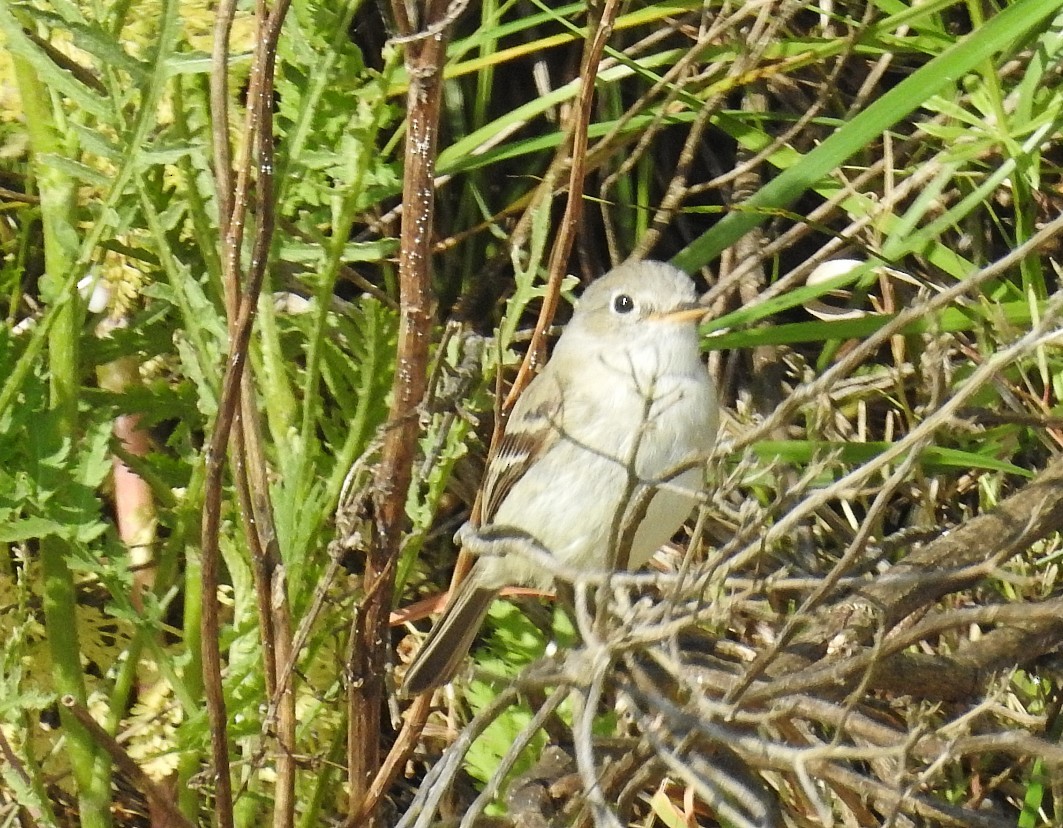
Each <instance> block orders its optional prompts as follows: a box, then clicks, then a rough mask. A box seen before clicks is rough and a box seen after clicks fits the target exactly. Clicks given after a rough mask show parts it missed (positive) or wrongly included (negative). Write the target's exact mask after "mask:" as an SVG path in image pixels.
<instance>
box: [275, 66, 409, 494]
mask: <svg viewBox="0 0 1063 828" xmlns="http://www.w3.org/2000/svg"><path fill="white" fill-rule="evenodd" d="M386 60H387V63H386V65H385V66H384V69H383V71H382V72H381V75H380V78H379V80H378V82H379V84H380V87H381V89H386V88H387V85H388V84H389V83H390V82H391V78H392V75H393V74H394V72H395V70H396V69H397V68H398V67H399V66H400V65H401V63H402V61H401V59H400V57H399V53H398V51H397V50H394V49H393V50H389V51H388V53H387V54H386ZM386 112H387V100H386V98H385V97H384V95H383V94H381V96H380V98H379V100H378V101H377V106H376V110H375V111H374V113H373V123H372V126H371V127H370V128H369V130H367V132H368V135H367V137H366V143H365V152H364V153H363V154H362V157H361V158H360V159H359V162H358V170H357V172H356V174H355V176H354V179H353V181H352V182H351V186H350V187H349V188H348V190H347V192H346V193H344V195H343V203H342V206H341V208H340V211H339V216H338V218H337V221H336V224H335V226H334V227H333V229H332V237H333V244H332V245H331V246H330V248H329V250H328V252H327V256H326V260H325V266H324V268H323V269H322V273H321V281H320V285H319V288H318V291H317V294H316V297H315V298H316V307H315V319H314V322H313V325H312V327H311V333H310V340H309V342H308V343H307V355H306V370H305V381H304V385H303V400H302V402H303V422H302V429H301V438H302V439H301V444H302V446H303V454H302V458H303V460H302V468H299V469H298V470H297V471H296V475H295V476H296V477H297V479H302V478H303V475H304V473H305V472H306V463H307V461H308V460H309V458H310V457H311V452H310V449H309V447H310V446H312V445H315V444H316V438H315V431H316V429H315V424H314V420H315V417H316V415H317V413H318V411H319V409H320V400H321V395H320V389H319V380H320V376H321V359H322V349H323V347H324V346H323V341H324V338H325V333H326V331H327V328H328V324H327V322H328V311H329V307H330V301H329V300H330V298H331V296H332V291H333V289H334V288H335V285H336V279H337V277H338V276H339V268H340V262H341V259H342V257H343V250H344V246H345V242H346V240H347V238H348V236H349V235H350V231H351V227H352V226H353V224H354V220H355V218H356V213H355V210H356V207H357V202H358V196H359V195H360V194H361V191H362V184H363V181H364V179H365V173H366V171H367V170H368V168H369V162H370V160H371V158H372V157H373V153H372V152H371V151H370V147H372V146H373V145H374V142H375V140H376V136H377V134H378V132H379V130H380V128H381V127H382V126H383V120H384V115H385V113H386ZM345 468H346V467H345ZM344 474H346V471H344ZM334 508H335V503H334V502H333V501H332V499H331V498H330V499H329V503H328V504H327V505H326V512H327V514H331V513H332V510H333V509H334Z"/></svg>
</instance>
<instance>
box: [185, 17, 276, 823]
mask: <svg viewBox="0 0 1063 828" xmlns="http://www.w3.org/2000/svg"><path fill="white" fill-rule="evenodd" d="M288 7H289V2H288V0H279V2H277V3H276V5H275V6H274V7H273V8H272V9H268V8H267V6H266V4H265V0H261V1H260V2H259V3H258V8H257V13H258V14H257V16H258V19H259V21H260V27H261V28H260V36H259V38H258V40H257V43H258V46H257V49H256V53H255V62H254V68H253V70H252V77H251V89H250V94H249V98H248V100H249V107H248V113H247V119H246V122H245V123H246V127H247V131H248V136H247V141H246V144H245V145H246V147H247V150H246V151H245V153H243V154H242V157H241V158H240V164H239V167H240V169H239V174H238V175H237V176H236V178H235V181H234V176H233V170H232V166H231V165H232V154H231V149H230V145H229V138H228V123H229V101H228V76H227V71H228V67H227V64H228V36H229V32H230V30H231V25H232V16H233V14H234V12H235V4H232V3H229V2H223V3H222V4H221V6H220V7H219V11H218V23H217V25H216V26H215V43H214V50H213V71H212V75H211V113H212V116H213V121H214V124H213V127H214V153H215V159H214V161H215V175H216V179H217V182H218V204H219V210H220V214H221V226H220V230H221V238H222V255H221V261H222V277H223V285H224V290H225V306H226V312H227V316H228V320H229V341H230V358H229V362H228V365H227V370H226V373H225V378H224V380H223V387H222V395H221V402H220V405H219V413H218V419H217V422H216V423H215V427H214V433H213V434H212V435H211V440H210V446H209V448H208V451H207V479H206V487H205V495H204V512H203V526H202V545H203V569H202V584H203V604H204V605H203V615H202V649H203V677H204V686H205V691H206V697H207V709H208V714H209V718H210V726H211V745H212V759H213V763H214V768H215V773H216V783H217V789H216V796H215V814H216V817H217V821H218V825H219V826H220V827H221V828H228V826H231V825H232V818H233V816H232V782H231V778H230V775H229V769H228V768H229V757H228V736H227V715H226V710H225V699H224V692H223V684H222V680H221V653H220V652H219V649H218V641H219V632H220V624H219V619H218V609H217V587H218V538H217V532H218V526H219V524H220V517H221V482H222V476H223V473H224V450H225V446H226V445H227V444H228V445H229V447H230V449H231V451H232V459H233V466H234V475H233V477H234V482H235V484H236V489H237V495H238V504H239V508H240V512H241V515H242V518H243V521H242V522H243V526H244V531H245V535H246V539H247V543H248V547H249V549H250V551H251V559H252V571H253V573H254V576H255V591H256V596H257V599H258V608H259V618H260V622H261V638H262V651H263V662H264V664H263V667H264V673H265V680H266V687H267V689H268V691H269V694H270V701H271V705H270V712H271V715H273V714H275V716H276V721H275V726H276V735H277V739H278V743H279V745H278V747H279V749H278V751H277V762H276V774H277V776H276V783H275V797H274V803H275V805H274V825H275V826H277V827H278V828H285V827H286V826H289V825H291V824H292V823H293V821H294V784H295V766H294V748H295V715H294V713H295V711H294V694H293V693H292V691H291V685H290V681H285V683H284V686H283V687H278V672H279V670H280V669H281V668H280V667H279V666H278V665H281V664H286V663H287V661H288V659H289V658H290V655H291V653H290V647H289V643H290V639H291V620H290V612H289V608H288V605H287V596H286V592H285V577H284V569H283V566H282V561H281V556H280V551H279V549H278V548H277V541H276V531H275V528H274V524H273V519H272V506H271V504H270V501H269V488H268V476H267V468H266V461H265V457H264V454H263V452H262V443H261V436H260V429H259V428H258V420H257V416H258V415H257V410H256V407H255V402H254V384H253V382H252V381H251V378H250V377H249V376H248V375H246V373H245V372H244V370H243V367H244V364H245V362H246V359H247V347H248V341H249V338H250V334H251V328H252V325H253V323H254V314H255V307H256V304H257V301H258V295H259V293H260V291H261V289H262V284H263V282H264V279H265V273H266V266H267V263H268V259H269V249H270V245H271V242H272V237H273V229H274V213H273V211H274V193H273V173H272V171H273V167H274V161H273V126H272V108H271V107H272V96H273V72H274V66H275V56H276V44H277V40H278V38H279V36H280V29H281V24H282V23H283V21H284V18H285V16H286V15H287V11H288ZM252 179H254V181H255V184H256V187H255V218H256V222H255V236H254V240H253V243H252V254H251V262H250V267H249V268H248V273H247V283H246V286H244V285H242V284H241V278H240V277H241V271H242V265H241V261H240V249H241V245H242V238H243V229H244V227H245V225H246V221H247V214H248V206H249V198H248V192H249V189H250V183H251V181H252ZM230 438H231V440H230Z"/></svg>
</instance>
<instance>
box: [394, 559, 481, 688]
mask: <svg viewBox="0 0 1063 828" xmlns="http://www.w3.org/2000/svg"><path fill="white" fill-rule="evenodd" d="M476 581H477V579H476V577H475V573H470V577H468V578H466V579H465V580H464V581H462V582H461V585H460V586H459V587H458V591H457V593H456V594H455V595H454V597H453V598H452V599H451V600H450V602H449V603H448V604H447V607H446V609H445V610H443V615H442V616H441V617H440V619H439V620H438V621H436V623H435V626H434V627H432V631H431V632H430V633H428V638H427V639H425V642H424V644H422V645H421V649H420V650H418V651H417V655H416V656H415V657H414V659H413V663H412V664H411V665H410V668H409V669H408V670H407V671H406V678H405V679H404V680H403V683H402V692H403V694H404V695H405V696H416V695H417V694H419V693H424V692H425V691H427V690H432V689H434V688H436V687H439V686H440V685H443V684H446V683H447V682H448V681H450V680H451V679H452V678H454V674H455V673H457V671H458V667H460V666H461V662H462V660H463V659H464V658H465V655H466V654H467V653H468V652H469V648H470V647H472V642H473V639H474V638H476V633H477V632H478V631H479V629H480V625H481V624H482V623H483V620H484V617H485V616H486V615H487V610H488V608H489V607H490V606H491V602H492V601H493V600H494V599H495V596H496V595H497V594H498V591H497V590H494V589H484V588H483V587H481V586H477V584H476Z"/></svg>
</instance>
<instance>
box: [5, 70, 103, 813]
mask: <svg viewBox="0 0 1063 828" xmlns="http://www.w3.org/2000/svg"><path fill="white" fill-rule="evenodd" d="M13 61H14V67H15V79H16V82H17V83H18V88H19V95H20V96H21V99H22V107H23V110H24V111H25V113H26V132H27V135H28V137H29V145H30V151H31V154H32V157H33V160H34V171H35V173H36V176H37V189H38V192H39V194H40V199H41V224H42V230H43V235H44V258H45V272H44V275H43V276H42V277H41V296H42V297H43V299H44V300H45V302H46V303H48V304H49V305H50V306H51V307H52V308H53V314H52V316H53V323H52V325H51V328H50V330H49V331H48V334H47V336H48V368H49V373H50V376H51V400H50V405H51V408H52V409H53V410H54V411H56V412H58V413H59V415H60V418H61V428H62V430H63V432H64V433H65V435H66V438H67V439H69V440H70V441H71V442H72V443H73V442H74V441H75V440H76V438H77V402H78V333H79V330H80V327H81V312H80V310H81V309H80V307H79V305H80V303H79V302H78V301H76V300H75V299H73V298H71V297H70V294H69V293H68V292H67V290H65V288H66V282H67V281H68V274H69V272H70V269H71V265H72V263H73V260H74V255H73V251H74V250H75V249H76V240H77V234H76V231H75V229H74V195H75V182H74V181H73V180H72V179H70V178H69V177H68V176H66V175H65V174H64V173H63V172H61V171H59V170H58V169H55V168H53V167H49V166H47V165H46V164H45V163H42V160H41V159H42V158H43V157H44V156H46V155H48V154H60V153H61V152H62V150H63V149H64V147H62V143H61V141H60V138H59V135H58V132H57V130H56V127H55V120H54V117H53V112H52V108H51V103H50V97H49V93H48V90H47V89H46V88H45V86H44V84H43V83H42V82H41V80H40V78H39V77H38V75H37V73H36V72H35V70H34V69H33V68H32V67H31V66H30V64H29V63H28V62H27V61H25V60H24V59H22V58H21V57H18V56H13ZM73 551H74V550H73V549H72V548H71V544H70V543H69V542H68V541H66V540H65V539H62V538H59V537H57V536H54V535H50V536H48V537H45V538H42V539H41V541H40V560H41V571H42V574H43V585H44V586H43V589H44V595H43V607H44V619H45V628H46V636H47V641H48V653H49V657H50V658H51V662H52V681H53V682H54V684H55V691H56V693H57V694H59V695H60V696H67V695H69V696H73V697H74V698H75V699H76V700H77V701H78V703H79V704H81V705H83V706H84V705H85V704H86V701H87V698H88V694H87V692H86V689H85V677H84V675H83V674H82V671H81V645H80V642H79V640H78V633H77V625H76V624H75V623H74V618H75V610H76V607H77V595H76V590H75V587H74V577H73V574H72V573H71V571H70V567H69V566H68V565H67V560H68V558H69V557H70V556H71V555H72V554H73ZM59 715H60V719H61V720H62V723H63V728H64V731H65V734H66V740H67V744H68V752H69V756H70V765H71V768H72V770H73V773H74V780H75V782H76V784H77V790H78V807H79V811H80V817H81V824H82V825H84V826H86V827H87V828H107V826H109V825H110V824H111V814H110V794H111V765H110V761H109V759H108V757H107V756H106V755H105V754H104V753H103V751H98V750H97V749H96V745H95V744H94V743H93V741H92V738H91V737H90V736H89V734H88V732H87V731H86V730H85V729H84V728H83V727H82V726H81V725H80V724H78V722H77V720H76V719H74V717H73V716H72V715H70V714H69V713H68V712H67V710H66V709H65V707H64V706H62V705H60V710H59Z"/></svg>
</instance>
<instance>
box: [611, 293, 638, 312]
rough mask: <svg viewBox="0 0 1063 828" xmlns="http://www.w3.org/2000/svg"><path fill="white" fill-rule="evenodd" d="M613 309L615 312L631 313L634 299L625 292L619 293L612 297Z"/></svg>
mask: <svg viewBox="0 0 1063 828" xmlns="http://www.w3.org/2000/svg"><path fill="white" fill-rule="evenodd" d="M613 310H615V311H616V312H617V313H631V311H633V310H635V300H634V299H632V298H631V297H630V296H628V295H627V294H626V293H619V294H617V295H616V296H615V297H614V298H613Z"/></svg>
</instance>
